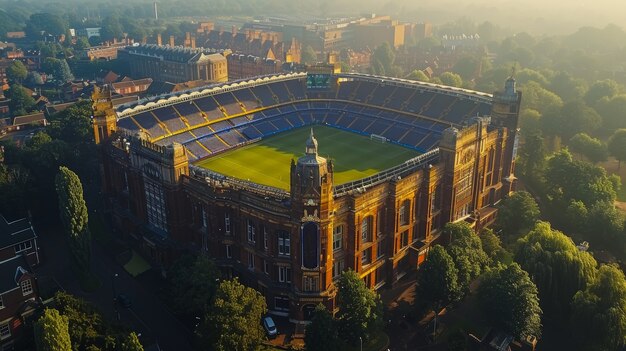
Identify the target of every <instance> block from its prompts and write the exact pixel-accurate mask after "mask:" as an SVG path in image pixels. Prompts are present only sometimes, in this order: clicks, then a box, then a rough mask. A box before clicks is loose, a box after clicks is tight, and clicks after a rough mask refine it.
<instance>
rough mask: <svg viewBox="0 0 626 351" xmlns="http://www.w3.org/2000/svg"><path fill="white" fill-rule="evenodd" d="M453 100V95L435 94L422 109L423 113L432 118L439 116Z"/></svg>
mask: <svg viewBox="0 0 626 351" xmlns="http://www.w3.org/2000/svg"><path fill="white" fill-rule="evenodd" d="M455 100H456V98H455V97H453V96H447V95H436V96H435V98H434V99H432V101H431V102H430V104H429V105H428V108H427V109H426V110H425V111H423V115H424V116H428V117H433V118H441V117H442V114H443V112H444V111H445V110H446V109H447V108H449V107H450V105H452V103H454V101H455Z"/></svg>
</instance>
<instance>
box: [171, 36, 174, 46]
mask: <svg viewBox="0 0 626 351" xmlns="http://www.w3.org/2000/svg"><path fill="white" fill-rule="evenodd" d="M170 46H174V36H173V35H170Z"/></svg>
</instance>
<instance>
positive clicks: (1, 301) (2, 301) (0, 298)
mask: <svg viewBox="0 0 626 351" xmlns="http://www.w3.org/2000/svg"><path fill="white" fill-rule="evenodd" d="M3 308H4V300H2V295H0V310H1V309H3Z"/></svg>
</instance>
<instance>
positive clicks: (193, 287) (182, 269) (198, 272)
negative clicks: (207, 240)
mask: <svg viewBox="0 0 626 351" xmlns="http://www.w3.org/2000/svg"><path fill="white" fill-rule="evenodd" d="M168 277H169V280H170V282H171V286H172V300H173V303H174V307H175V310H176V311H179V312H180V313H182V314H184V315H187V316H191V317H193V316H194V315H195V316H197V315H198V314H200V315H201V314H203V313H204V312H205V311H207V309H208V308H209V307H210V305H211V302H212V301H211V299H212V298H213V296H215V291H216V289H217V285H218V283H217V281H218V279H219V271H218V270H217V268H216V267H215V264H214V263H213V261H212V260H210V259H209V258H208V257H207V256H203V255H200V256H191V255H186V256H182V257H181V258H179V259H178V260H176V262H175V263H174V264H173V265H172V268H170V271H169V272H168Z"/></svg>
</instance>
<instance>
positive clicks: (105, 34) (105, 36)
mask: <svg viewBox="0 0 626 351" xmlns="http://www.w3.org/2000/svg"><path fill="white" fill-rule="evenodd" d="M100 36H101V38H102V40H104V41H112V40H113V39H121V38H123V37H124V29H123V28H122V25H121V24H120V21H119V19H118V18H117V17H115V16H107V17H106V18H105V19H104V20H103V21H102V29H101V30H100Z"/></svg>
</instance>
